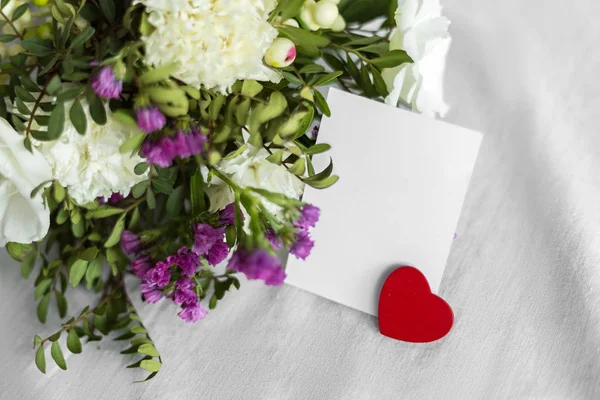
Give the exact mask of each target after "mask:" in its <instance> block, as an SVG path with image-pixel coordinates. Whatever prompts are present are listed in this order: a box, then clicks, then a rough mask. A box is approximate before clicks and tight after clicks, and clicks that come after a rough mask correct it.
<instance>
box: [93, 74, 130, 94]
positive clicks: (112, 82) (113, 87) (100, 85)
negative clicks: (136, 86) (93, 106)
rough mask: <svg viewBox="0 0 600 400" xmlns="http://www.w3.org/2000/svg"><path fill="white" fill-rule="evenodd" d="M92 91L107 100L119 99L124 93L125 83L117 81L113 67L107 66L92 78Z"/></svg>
mask: <svg viewBox="0 0 600 400" xmlns="http://www.w3.org/2000/svg"><path fill="white" fill-rule="evenodd" d="M92 89H94V92H96V94H97V95H98V96H101V97H104V98H105V99H118V98H119V96H121V92H122V91H123V81H122V80H120V79H117V77H116V76H115V73H114V71H113V70H112V68H111V67H109V66H105V67H102V69H100V72H98V74H96V75H95V76H94V77H93V78H92Z"/></svg>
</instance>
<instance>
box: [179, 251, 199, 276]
mask: <svg viewBox="0 0 600 400" xmlns="http://www.w3.org/2000/svg"><path fill="white" fill-rule="evenodd" d="M199 264H200V257H199V256H198V254H196V253H194V252H191V251H190V249H189V248H187V247H182V248H180V249H179V250H178V251H177V265H178V266H179V268H181V271H182V272H183V275H185V276H192V275H194V274H195V273H196V271H197V270H198V265H199Z"/></svg>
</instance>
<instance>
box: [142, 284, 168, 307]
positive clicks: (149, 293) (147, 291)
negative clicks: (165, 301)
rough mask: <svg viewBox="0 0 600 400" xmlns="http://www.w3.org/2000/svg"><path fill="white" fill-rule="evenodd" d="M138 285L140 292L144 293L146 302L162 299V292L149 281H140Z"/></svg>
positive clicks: (155, 301)
mask: <svg viewBox="0 0 600 400" xmlns="http://www.w3.org/2000/svg"><path fill="white" fill-rule="evenodd" d="M140 286H141V287H142V294H143V295H144V298H145V299H146V302H148V303H150V304H154V303H157V302H158V301H159V300H160V299H162V297H163V293H162V291H161V290H160V289H159V288H158V287H156V285H154V284H151V283H142V284H141V285H140Z"/></svg>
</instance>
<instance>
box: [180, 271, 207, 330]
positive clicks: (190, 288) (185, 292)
mask: <svg viewBox="0 0 600 400" xmlns="http://www.w3.org/2000/svg"><path fill="white" fill-rule="evenodd" d="M194 286H195V285H194V282H193V281H192V280H191V279H190V278H181V279H179V280H178V281H177V282H176V283H175V287H176V288H177V290H175V293H174V294H173V302H174V303H175V304H181V311H180V312H179V313H178V314H177V315H179V317H181V318H182V319H183V320H184V321H185V322H196V321H198V320H200V319H202V318H204V317H205V316H206V314H207V310H206V308H204V307H203V306H202V304H200V301H199V299H198V296H197V295H196V292H194Z"/></svg>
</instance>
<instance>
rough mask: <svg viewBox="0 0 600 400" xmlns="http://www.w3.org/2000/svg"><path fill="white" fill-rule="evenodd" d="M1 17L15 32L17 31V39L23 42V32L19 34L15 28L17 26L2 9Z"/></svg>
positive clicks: (0, 11)
mask: <svg viewBox="0 0 600 400" xmlns="http://www.w3.org/2000/svg"><path fill="white" fill-rule="evenodd" d="M0 16H1V17H2V18H4V19H5V20H6V22H7V23H8V25H10V27H11V28H12V30H13V31H15V34H16V35H17V37H18V38H19V39H20V40H23V35H22V34H21V32H19V30H18V29H17V27H16V26H15V24H13V22H12V21H11V20H10V18H8V16H7V15H6V14H4V12H3V11H2V10H1V9H0Z"/></svg>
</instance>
